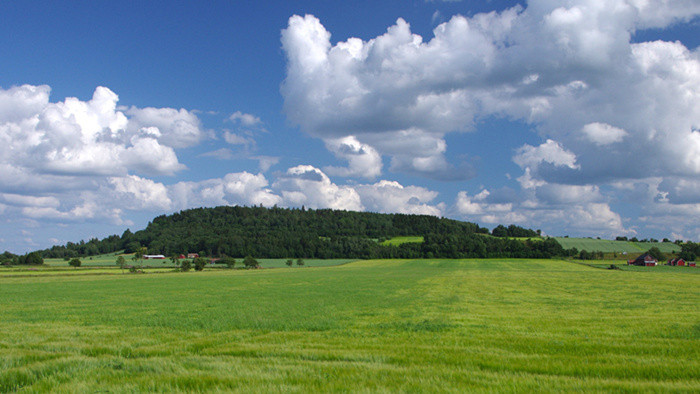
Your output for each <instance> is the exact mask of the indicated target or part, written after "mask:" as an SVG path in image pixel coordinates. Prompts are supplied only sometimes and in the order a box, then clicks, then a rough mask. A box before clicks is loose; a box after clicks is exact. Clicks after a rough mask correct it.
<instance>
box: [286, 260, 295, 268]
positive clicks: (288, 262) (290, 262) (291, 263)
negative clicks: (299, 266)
mask: <svg viewBox="0 0 700 394" xmlns="http://www.w3.org/2000/svg"><path fill="white" fill-rule="evenodd" d="M285 264H287V266H288V267H291V266H292V265H293V264H294V262H293V261H292V259H289V260H287V262H286V263H285Z"/></svg>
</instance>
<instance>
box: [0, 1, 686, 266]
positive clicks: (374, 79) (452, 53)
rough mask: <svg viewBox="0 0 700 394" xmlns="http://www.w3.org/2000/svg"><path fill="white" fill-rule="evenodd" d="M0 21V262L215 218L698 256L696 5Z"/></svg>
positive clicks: (59, 11) (8, 16)
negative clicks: (529, 238) (366, 226)
mask: <svg viewBox="0 0 700 394" xmlns="http://www.w3.org/2000/svg"><path fill="white" fill-rule="evenodd" d="M0 15H2V19H3V21H4V23H3V24H2V25H0V49H1V53H2V55H1V56H0V142H2V143H3V144H4V145H5V147H6V149H5V152H4V153H3V154H2V155H1V156H0V250H10V251H12V252H16V253H19V252H26V251H29V250H34V249H37V248H45V247H49V246H51V245H53V244H56V243H65V242H67V241H77V240H80V239H89V238H92V237H100V238H101V237H104V236H106V235H109V234H115V233H116V234H121V233H122V232H123V231H124V230H125V229H126V228H131V229H132V230H134V231H135V230H138V229H141V228H143V227H144V226H145V225H146V224H147V223H148V221H149V220H150V219H151V218H153V217H154V216H156V215H160V214H164V213H166V214H167V213H172V212H176V211H179V210H182V209H187V208H192V207H199V206H216V205H223V204H229V205H235V204H241V205H253V204H255V205H259V204H263V205H266V206H271V205H275V204H276V205H279V206H290V207H292V206H300V205H305V206H307V207H313V208H337V209H351V210H367V211H375V212H403V213H424V214H431V215H438V216H446V217H452V218H457V219H461V220H468V221H473V222H477V223H479V224H480V225H482V226H486V227H494V226H495V225H497V224H501V223H502V224H510V223H515V224H519V225H522V226H525V227H530V228H536V229H542V230H543V231H544V232H545V233H546V234H551V235H571V236H602V237H614V236H616V235H627V236H637V237H639V238H647V237H654V238H658V239H660V238H664V237H667V238H671V239H677V238H680V239H694V240H699V239H700V224H698V219H700V51H699V50H698V45H699V44H700V42H699V41H700V38H699V37H700V34H699V33H700V19H699V17H698V15H700V5H698V3H697V2H695V1H689V0H677V1H660V0H659V1H647V2H644V1H636V0H616V1H608V2H599V1H584V0H580V1H579V0H569V1H566V2H561V1H547V0H538V1H530V2H517V1H466V0H464V1H449V2H443V1H418V0H416V1H412V2H411V1H382V2H376V1H356V2H336V1H300V2H288V1H278V2H272V1H270V2H224V1H221V2H175V3H173V2H156V1H150V2H126V1H114V2H97V3H95V2H32V1H25V2H3V3H0Z"/></svg>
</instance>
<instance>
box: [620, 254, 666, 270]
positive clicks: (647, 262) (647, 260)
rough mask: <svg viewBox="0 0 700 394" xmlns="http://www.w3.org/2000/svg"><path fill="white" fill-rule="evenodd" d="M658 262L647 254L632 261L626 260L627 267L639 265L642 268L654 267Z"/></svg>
mask: <svg viewBox="0 0 700 394" xmlns="http://www.w3.org/2000/svg"><path fill="white" fill-rule="evenodd" d="M658 263H659V261H658V260H656V259H655V258H654V257H653V256H652V255H650V254H649V253H644V254H643V255H641V256H639V257H637V258H636V259H634V260H628V261H627V265H639V266H642V267H654V266H656V264H658Z"/></svg>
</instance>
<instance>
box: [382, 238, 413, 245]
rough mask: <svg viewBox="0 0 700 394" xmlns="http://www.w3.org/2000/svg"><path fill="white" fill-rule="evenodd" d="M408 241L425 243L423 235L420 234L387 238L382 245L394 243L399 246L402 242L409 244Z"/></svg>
mask: <svg viewBox="0 0 700 394" xmlns="http://www.w3.org/2000/svg"><path fill="white" fill-rule="evenodd" d="M408 243H418V244H420V243H423V237H420V236H415V237H414V236H403V237H394V238H391V239H387V240H386V241H384V242H382V243H381V244H382V245H394V246H399V245H401V244H408Z"/></svg>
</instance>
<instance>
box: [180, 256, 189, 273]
mask: <svg viewBox="0 0 700 394" xmlns="http://www.w3.org/2000/svg"><path fill="white" fill-rule="evenodd" d="M191 269H192V263H191V262H190V260H188V259H182V261H181V262H180V271H182V272H187V271H189V270H191Z"/></svg>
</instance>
